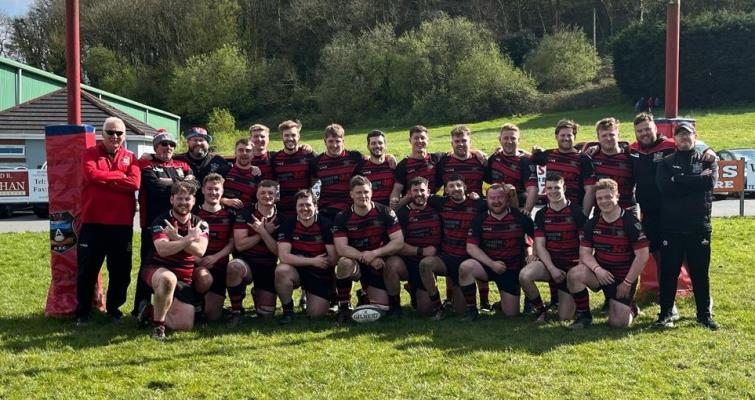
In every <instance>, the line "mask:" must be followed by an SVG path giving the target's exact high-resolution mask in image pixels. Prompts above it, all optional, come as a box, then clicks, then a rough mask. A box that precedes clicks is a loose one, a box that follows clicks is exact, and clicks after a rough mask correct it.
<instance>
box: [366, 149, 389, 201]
mask: <svg viewBox="0 0 755 400" xmlns="http://www.w3.org/2000/svg"><path fill="white" fill-rule="evenodd" d="M362 175H363V176H364V177H366V178H367V179H369V180H370V182H371V183H372V201H374V202H376V203H380V204H383V205H388V203H389V202H390V200H391V192H392V191H393V182H394V181H395V180H396V175H395V172H394V170H393V168H391V166H390V165H389V163H388V161H383V162H382V163H381V164H375V163H374V162H372V161H371V160H370V159H369V158H368V159H366V160H364V164H363V165H362Z"/></svg>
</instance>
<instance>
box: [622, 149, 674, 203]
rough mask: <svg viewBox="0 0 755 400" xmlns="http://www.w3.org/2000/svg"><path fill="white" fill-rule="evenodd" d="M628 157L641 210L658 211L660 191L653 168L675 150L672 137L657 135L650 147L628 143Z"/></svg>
mask: <svg viewBox="0 0 755 400" xmlns="http://www.w3.org/2000/svg"><path fill="white" fill-rule="evenodd" d="M629 151H630V158H631V159H632V166H633V170H634V180H635V183H636V185H637V191H636V192H635V194H636V196H637V202H638V203H640V208H641V209H642V212H643V213H645V212H653V211H655V212H658V211H660V209H661V198H662V196H661V192H660V190H658V185H657V184H656V182H655V170H656V166H658V165H659V164H660V163H661V161H663V157H666V156H668V155H670V154H672V153H674V152H675V151H676V142H675V141H674V139H668V138H665V137H663V136H661V137H659V138H658V139H657V140H656V141H655V143H653V145H652V146H651V147H648V148H643V147H642V146H640V144H639V143H638V142H634V143H632V144H631V145H629Z"/></svg>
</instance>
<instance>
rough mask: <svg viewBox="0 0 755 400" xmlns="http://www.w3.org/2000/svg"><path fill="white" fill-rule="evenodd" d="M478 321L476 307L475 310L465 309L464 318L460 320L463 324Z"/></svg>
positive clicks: (478, 314)
mask: <svg viewBox="0 0 755 400" xmlns="http://www.w3.org/2000/svg"><path fill="white" fill-rule="evenodd" d="M478 319H480V312H479V311H478V310H477V307H475V308H471V307H470V308H467V309H466V311H464V318H462V319H461V320H462V321H464V322H474V321H477V320H478Z"/></svg>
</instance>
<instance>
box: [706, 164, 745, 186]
mask: <svg viewBox="0 0 755 400" xmlns="http://www.w3.org/2000/svg"><path fill="white" fill-rule="evenodd" d="M744 188H745V162H744V160H728V161H723V160H719V161H718V181H717V182H716V187H715V188H714V189H713V191H714V192H719V193H720V192H724V193H728V192H742V191H744Z"/></svg>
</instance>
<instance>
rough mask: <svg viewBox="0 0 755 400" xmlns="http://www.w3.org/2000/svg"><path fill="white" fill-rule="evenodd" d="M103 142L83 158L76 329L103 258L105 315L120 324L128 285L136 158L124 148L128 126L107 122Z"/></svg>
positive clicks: (136, 186) (84, 315)
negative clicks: (106, 284) (105, 265)
mask: <svg viewBox="0 0 755 400" xmlns="http://www.w3.org/2000/svg"><path fill="white" fill-rule="evenodd" d="M102 130H103V134H102V141H101V142H100V143H98V144H97V145H96V146H94V147H90V148H88V149H86V150H85V151H84V152H83V154H82V156H81V163H82V168H83V170H84V187H83V189H82V194H81V201H82V207H81V210H82V211H81V217H80V218H81V222H82V225H81V231H80V233H79V243H78V248H77V250H78V264H79V271H78V276H77V279H76V298H77V300H78V306H77V308H76V322H77V325H85V324H86V323H87V322H88V321H89V317H90V313H91V311H92V296H93V294H94V286H95V283H96V281H97V275H98V274H99V272H100V268H102V262H103V261H104V260H105V258H106V257H107V269H108V274H109V277H110V282H109V284H108V291H107V313H108V315H109V316H110V317H111V318H112V319H113V320H120V318H121V316H122V315H123V313H121V311H120V310H119V309H118V308H119V307H120V306H121V305H123V303H125V302H126V293H127V290H128V285H129V283H130V281H131V240H132V236H133V233H134V232H133V222H134V212H135V211H136V199H135V196H134V192H135V191H136V190H138V189H139V184H140V182H141V171H140V170H139V167H138V165H137V164H136V158H135V157H134V153H132V152H130V151H128V150H126V148H125V147H124V146H123V143H124V141H125V140H126V125H125V124H124V123H123V121H122V120H120V119H119V118H115V117H110V118H108V119H106V120H105V123H104V125H103V127H102Z"/></svg>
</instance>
